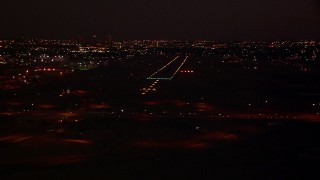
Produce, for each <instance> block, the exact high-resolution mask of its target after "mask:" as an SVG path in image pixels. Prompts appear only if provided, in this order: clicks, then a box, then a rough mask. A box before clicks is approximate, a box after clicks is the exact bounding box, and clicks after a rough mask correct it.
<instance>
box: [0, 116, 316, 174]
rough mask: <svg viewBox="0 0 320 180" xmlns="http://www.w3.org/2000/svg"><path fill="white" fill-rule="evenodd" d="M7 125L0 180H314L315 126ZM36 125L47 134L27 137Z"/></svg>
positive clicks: (168, 122) (123, 121)
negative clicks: (8, 133) (9, 130)
mask: <svg viewBox="0 0 320 180" xmlns="http://www.w3.org/2000/svg"><path fill="white" fill-rule="evenodd" d="M10 122H12V120H10ZM15 123H23V122H15ZM2 125H7V126H8V125H10V124H8V123H7V124H4V123H2ZM12 126H14V127H15V128H12V129H15V131H16V133H15V134H18V135H15V136H14V137H11V136H9V135H8V136H2V137H7V139H5V138H2V139H1V144H0V159H1V161H0V167H1V168H0V169H1V179H318V177H319V174H318V167H319V162H320V154H319V153H320V141H319V140H320V132H319V128H320V124H318V123H310V122H301V121H298V120H283V119H282V120H281V119H278V120H270V119H269V120H261V119H259V120H256V119H250V120H240V119H215V120H211V119H195V118H169V117H168V118H158V119H154V120H148V119H146V120H144V121H141V120H135V119H127V118H111V117H110V118H96V119H85V120H82V121H77V122H75V121H66V122H62V123H61V124H59V125H56V124H53V123H52V124H45V125H43V124H41V123H34V124H33V125H30V126H29V128H28V129H26V128H20V129H19V125H17V124H15V125H12ZM40 126H41V127H43V126H46V127H47V128H48V127H51V128H52V131H50V130H47V131H46V132H40V131H38V132H37V133H34V132H35V129H37V130H39V127H40ZM2 127H3V126H2ZM24 127H26V126H24ZM33 128H35V129H33ZM53 130H54V131H53ZM19 132H20V133H19Z"/></svg>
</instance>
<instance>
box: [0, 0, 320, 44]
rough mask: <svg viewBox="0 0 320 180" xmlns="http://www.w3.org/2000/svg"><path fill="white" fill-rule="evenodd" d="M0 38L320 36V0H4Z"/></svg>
mask: <svg viewBox="0 0 320 180" xmlns="http://www.w3.org/2000/svg"><path fill="white" fill-rule="evenodd" d="M0 13H1V17H0V38H1V39H8V38H19V37H29V38H31V37H34V38H51V39H71V38H72V37H73V36H77V37H90V36H92V35H93V34H95V35H96V36H97V37H98V38H106V36H107V35H108V34H112V36H113V39H118V40H124V39H181V40H285V39H288V40H294V39H320V1H318V0H267V1H265V0H242V1H241V0H7V1H5V0H2V1H1V2H0Z"/></svg>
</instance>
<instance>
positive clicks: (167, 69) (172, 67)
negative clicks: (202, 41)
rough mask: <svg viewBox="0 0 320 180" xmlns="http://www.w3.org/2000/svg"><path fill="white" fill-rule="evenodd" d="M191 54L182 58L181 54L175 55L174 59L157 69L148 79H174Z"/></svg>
mask: <svg viewBox="0 0 320 180" xmlns="http://www.w3.org/2000/svg"><path fill="white" fill-rule="evenodd" d="M188 58H189V56H186V57H185V58H184V59H182V58H181V57H180V56H177V57H175V58H174V59H173V60H172V61H170V62H168V63H167V64H166V65H164V66H163V67H162V68H160V69H159V70H157V71H156V72H155V73H153V74H152V75H151V76H149V77H148V79H151V80H172V79H173V78H174V77H175V76H176V75H177V73H178V72H179V71H180V69H181V68H182V66H183V65H184V63H185V62H186V61H187V60H188Z"/></svg>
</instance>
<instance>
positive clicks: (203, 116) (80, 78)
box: [0, 55, 320, 179]
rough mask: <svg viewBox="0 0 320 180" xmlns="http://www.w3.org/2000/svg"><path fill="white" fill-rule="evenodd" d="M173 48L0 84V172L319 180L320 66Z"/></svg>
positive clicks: (7, 176) (67, 176)
mask: <svg viewBox="0 0 320 180" xmlns="http://www.w3.org/2000/svg"><path fill="white" fill-rule="evenodd" d="M175 56H176V55H173V56H142V57H140V56H138V57H135V58H133V59H129V60H126V61H125V60H114V61H112V62H110V64H109V65H108V66H106V67H99V68H95V69H91V70H88V71H78V70H77V71H74V72H73V73H70V74H66V75H64V76H54V75H48V74H44V75H41V78H39V79H38V80H37V81H36V82H34V83H31V84H28V85H21V86H19V88H15V89H10V90H8V89H1V90H0V92H1V93H0V113H1V117H0V171H1V179H318V178H317V177H318V176H319V175H318V170H317V169H318V164H319V162H320V154H319V153H320V131H319V128H320V124H319V120H320V119H319V118H320V115H319V113H320V93H319V92H320V85H319V84H320V79H319V73H317V72H311V71H310V72H309V71H302V70H299V69H297V68H295V67H293V66H289V65H284V64H280V63H275V62H269V61H259V62H257V61H247V62H243V61H240V62H237V61H227V60H223V59H221V58H217V57H202V56H190V57H189V59H188V60H187V61H186V63H185V64H184V65H183V66H182V68H181V71H184V70H189V71H193V73H183V72H180V71H179V73H178V74H177V75H176V76H175V77H174V78H173V79H172V80H171V81H168V80H158V81H157V80H156V79H154V80H147V77H149V76H150V75H151V74H152V73H154V72H156V71H157V70H158V69H160V68H161V67H162V66H163V65H165V64H166V63H168V62H169V61H170V60H172V59H173V58H174V57H175ZM179 56H181V57H182V59H184V58H183V57H184V55H179ZM178 66H179V64H178V63H173V64H172V66H170V67H169V68H170V69H168V70H167V71H165V72H170V74H172V72H174V70H175V69H177V68H178ZM1 68H3V69H8V68H9V67H5V66H3V67H1ZM165 74H166V73H165ZM2 75H3V76H5V75H6V74H5V73H3V74H2ZM2 83H3V84H5V83H7V82H4V81H3V82H2ZM151 86H152V87H151ZM144 88H145V90H143V89H144ZM148 88H149V89H150V90H148ZM143 93H144V94H143Z"/></svg>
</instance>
